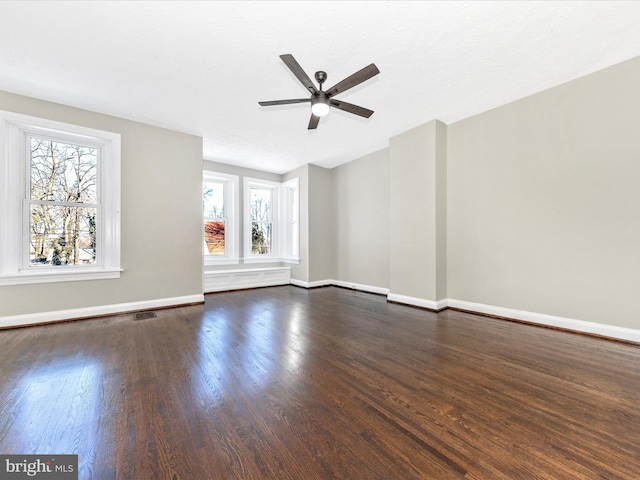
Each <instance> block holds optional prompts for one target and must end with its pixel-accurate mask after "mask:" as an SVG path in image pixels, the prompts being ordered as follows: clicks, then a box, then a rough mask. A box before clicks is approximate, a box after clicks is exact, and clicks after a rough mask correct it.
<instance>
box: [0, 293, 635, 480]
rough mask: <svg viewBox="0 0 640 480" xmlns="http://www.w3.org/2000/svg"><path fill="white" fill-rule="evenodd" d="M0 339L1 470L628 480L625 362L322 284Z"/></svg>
mask: <svg viewBox="0 0 640 480" xmlns="http://www.w3.org/2000/svg"><path fill="white" fill-rule="evenodd" d="M156 314H157V318H149V319H144V320H134V316H133V315H120V316H114V317H105V318H99V319H93V320H86V321H76V322H69V323H63V324H55V325H47V326H38V327H29V328H20V329H13V330H4V331H0V375H1V379H2V380H1V384H0V453H3V454H30V453H38V454H51V453H56V454H62V453H76V454H78V455H79V469H80V475H79V478H81V479H112V478H117V479H134V480H141V479H197V480H202V479H277V480H285V479H292V480H306V479H384V480H389V479H403V480H405V479H418V478H419V479H437V480H440V479H459V478H467V479H476V480H479V479H491V480H494V479H571V480H576V479H596V478H598V479H600V478H606V479H638V478H640V347H638V346H634V345H629V344H623V343H617V342H613V341H608V340H603V339H597V338H591V337H587V336H582V335H577V334H571V333H567V332H560V331H555V330H550V329H544V328H539V327H534V326H530V325H523V324H519V323H513V322H508V321H504V320H497V319H491V318H485V317H479V316H474V315H471V314H467V313H462V312H456V311H452V310H448V311H444V312H441V313H439V314H436V313H431V312H427V311H424V310H419V309H414V308H410V307H406V306H402V305H397V304H388V303H386V300H385V298H384V297H382V296H376V295H371V294H366V293H361V292H355V291H351V290H345V289H340V288H335V287H328V288H320V289H315V290H304V289H301V288H296V287H289V286H286V287H274V288H265V289H258V290H249V291H236V292H228V293H221V294H213V295H207V296H206V304H205V305H198V306H191V307H183V308H176V309H167V310H159V311H157V312H156Z"/></svg>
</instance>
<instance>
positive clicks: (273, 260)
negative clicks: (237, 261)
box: [242, 257, 284, 264]
mask: <svg viewBox="0 0 640 480" xmlns="http://www.w3.org/2000/svg"><path fill="white" fill-rule="evenodd" d="M283 261H284V260H283V259H282V258H280V257H249V258H247V257H244V260H243V261H242V263H245V264H247V263H281V262H283Z"/></svg>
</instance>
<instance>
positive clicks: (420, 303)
mask: <svg viewBox="0 0 640 480" xmlns="http://www.w3.org/2000/svg"><path fill="white" fill-rule="evenodd" d="M387 300H388V301H390V302H397V303H404V304H406V305H412V306H414V307H421V308H428V309H429V310H435V311H440V310H444V309H445V308H447V306H448V304H447V300H438V301H434V300H425V299H424V298H417V297H409V296H407V295H398V294H397V293H389V295H387Z"/></svg>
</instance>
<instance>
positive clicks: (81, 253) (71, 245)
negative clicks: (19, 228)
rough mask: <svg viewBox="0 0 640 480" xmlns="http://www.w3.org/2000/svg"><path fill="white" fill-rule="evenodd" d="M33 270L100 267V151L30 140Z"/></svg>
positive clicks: (79, 146)
mask: <svg viewBox="0 0 640 480" xmlns="http://www.w3.org/2000/svg"><path fill="white" fill-rule="evenodd" d="M30 147H31V156H30V158H31V161H30V183H31V185H30V195H29V204H30V215H29V258H30V262H31V264H32V265H79V264H94V263H95V262H96V251H97V244H96V243H97V242H96V234H97V232H96V216H97V214H98V208H97V202H98V199H97V196H98V192H97V164H98V149H97V148H95V147H89V146H82V145H76V144H70V143H64V142H60V141H54V140H49V139H46V138H38V137H31V138H30Z"/></svg>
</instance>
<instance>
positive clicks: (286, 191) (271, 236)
mask: <svg viewBox="0 0 640 480" xmlns="http://www.w3.org/2000/svg"><path fill="white" fill-rule="evenodd" d="M244 232H245V233H244V263H258V262H281V261H285V262H291V263H297V262H298V261H299V258H298V257H299V245H298V243H299V240H298V239H299V225H298V179H297V178H296V179H294V180H291V181H289V182H285V183H278V182H270V181H267V180H259V179H255V178H245V179H244Z"/></svg>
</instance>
